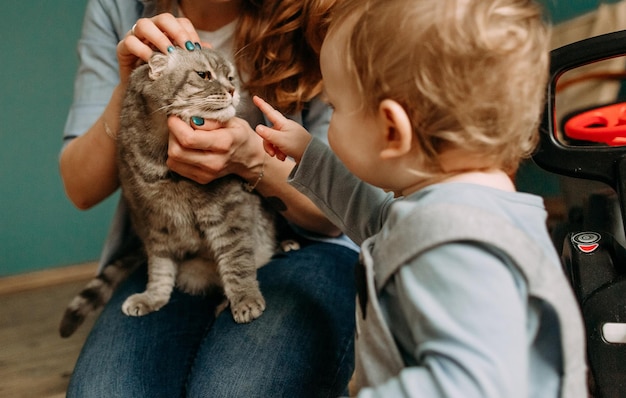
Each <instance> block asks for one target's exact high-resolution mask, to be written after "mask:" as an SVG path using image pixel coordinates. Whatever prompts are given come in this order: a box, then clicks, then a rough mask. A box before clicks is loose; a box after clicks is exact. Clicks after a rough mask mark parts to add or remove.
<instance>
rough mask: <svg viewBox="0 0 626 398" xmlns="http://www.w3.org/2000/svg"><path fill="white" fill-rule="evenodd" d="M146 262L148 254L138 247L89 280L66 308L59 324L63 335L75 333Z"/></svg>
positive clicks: (64, 336)
mask: <svg viewBox="0 0 626 398" xmlns="http://www.w3.org/2000/svg"><path fill="white" fill-rule="evenodd" d="M145 262H146V255H145V253H144V251H143V248H141V247H138V248H136V249H135V250H133V251H131V252H129V253H127V254H126V255H124V256H122V257H120V258H119V259H117V260H116V261H114V262H112V263H109V264H107V265H106V266H105V267H104V268H103V269H102V272H101V273H100V274H99V275H98V276H96V277H95V278H93V279H92V280H91V281H89V283H87V285H86V286H85V287H84V288H83V290H81V291H80V292H79V293H78V295H76V297H74V298H73V299H72V301H71V302H70V303H69V305H68V306H67V308H66V309H65V313H64V314H63V318H62V319H61V324H60V326H59V333H60V335H61V337H63V338H67V337H70V336H71V335H72V334H74V332H75V331H76V329H78V327H79V326H80V325H81V324H82V323H83V322H84V320H85V319H86V318H87V316H88V315H89V314H90V313H92V312H94V311H96V310H98V309H99V308H101V307H102V306H104V305H105V304H106V303H107V302H108V301H109V299H110V298H111V295H112V294H113V292H114V291H115V289H116V288H117V286H118V285H119V284H120V283H121V282H123V281H124V280H125V279H126V278H127V277H128V276H129V275H130V274H131V273H132V272H133V271H134V270H136V269H137V268H138V267H139V266H140V265H141V264H143V263H145Z"/></svg>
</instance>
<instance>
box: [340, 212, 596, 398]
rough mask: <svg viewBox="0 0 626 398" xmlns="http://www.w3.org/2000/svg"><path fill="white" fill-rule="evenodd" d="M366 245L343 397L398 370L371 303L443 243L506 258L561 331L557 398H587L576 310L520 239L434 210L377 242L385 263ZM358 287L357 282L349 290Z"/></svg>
mask: <svg viewBox="0 0 626 398" xmlns="http://www.w3.org/2000/svg"><path fill="white" fill-rule="evenodd" d="M415 225H427V226H428V228H415ZM371 239H372V238H370V239H368V240H366V241H365V243H364V244H363V246H362V247H363V250H362V252H361V264H362V268H361V269H362V272H364V273H365V275H363V276H364V278H365V279H364V285H365V286H362V287H363V288H364V289H366V295H364V294H363V293H365V292H364V291H362V290H361V289H360V287H359V299H358V301H359V303H357V338H356V341H355V347H356V371H355V376H354V378H353V380H352V384H351V389H355V390H356V391H358V390H359V389H361V388H362V387H367V386H374V385H378V384H381V383H384V382H385V381H386V380H388V379H390V378H392V377H394V376H396V375H398V374H399V373H400V371H401V370H402V369H403V368H404V363H403V361H402V357H401V354H400V352H399V350H398V348H397V347H396V344H395V342H394V339H393V336H392V334H391V332H390V330H389V327H388V326H387V324H386V322H385V319H384V317H383V315H382V312H381V310H380V307H379V303H378V301H377V298H378V296H379V293H380V291H381V290H382V288H383V287H384V286H385V284H386V283H387V282H388V281H389V279H390V278H391V277H392V276H393V274H394V273H395V272H396V271H397V270H398V269H399V268H400V267H401V266H402V265H403V264H406V263H407V262H408V261H409V260H411V259H413V258H415V257H416V256H418V255H420V253H422V252H424V251H426V250H429V249H432V248H434V247H436V246H439V245H442V244H445V243H448V242H454V241H457V242H458V241H474V242H482V243H485V244H488V245H492V246H494V247H496V248H498V249H500V250H502V251H503V252H504V253H506V254H507V255H508V256H509V257H510V258H511V259H512V261H513V262H514V263H515V265H516V266H517V268H518V269H519V271H520V272H521V273H522V275H523V276H524V277H525V279H526V281H527V283H528V294H529V296H531V297H535V298H537V299H540V300H543V301H545V302H547V303H549V304H550V305H551V306H552V307H553V308H554V309H555V311H556V313H557V316H558V319H559V323H560V326H561V327H560V329H561V342H562V346H561V352H562V355H563V376H562V384H561V396H562V397H567V398H570V397H586V396H587V391H588V390H587V365H586V361H585V358H586V357H585V337H584V326H583V322H582V317H581V315H580V309H579V308H578V305H577V302H576V300H575V298H574V294H573V292H572V289H571V287H570V286H569V284H568V283H567V280H566V279H565V278H564V277H563V274H562V271H561V270H560V269H559V268H557V267H555V266H554V264H553V261H550V260H549V259H548V258H546V256H545V255H544V253H543V251H542V250H541V249H540V248H539V247H537V245H536V244H535V243H534V242H532V241H531V240H530V239H529V238H528V236H527V235H526V234H525V233H523V232H522V231H520V230H519V229H517V228H515V227H514V226H513V225H511V224H510V223H509V222H507V221H506V220H504V219H502V218H500V217H497V216H495V215H493V214H491V213H488V212H486V211H482V210H480V209H476V208H473V207H467V206H462V205H450V204H441V205H433V206H426V207H424V208H419V209H416V210H414V211H413V212H411V214H410V215H408V216H407V217H405V218H404V219H403V220H402V221H400V222H399V223H398V225H397V226H396V227H395V228H394V229H393V230H392V232H391V233H390V234H389V236H388V237H386V238H385V240H384V244H382V245H379V247H378V248H377V250H379V251H380V253H381V254H380V257H381V258H384V259H385V261H384V263H381V264H376V265H375V266H374V264H373V259H372V255H371V252H370V250H369V248H370V246H371ZM363 268H364V269H363ZM359 279H360V278H359V277H358V275H357V285H358V284H359V282H358V280H359ZM364 296H365V297H367V299H365V298H364ZM364 314H365V315H366V316H365V317H364V316H363V315H364Z"/></svg>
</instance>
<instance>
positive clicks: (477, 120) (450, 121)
mask: <svg viewBox="0 0 626 398" xmlns="http://www.w3.org/2000/svg"><path fill="white" fill-rule="evenodd" d="M340 3H341V4H342V5H341V6H340V7H339V9H338V10H337V13H336V14H334V15H333V22H332V25H331V27H330V32H329V33H330V34H332V33H333V32H334V31H335V30H336V29H338V28H339V27H340V26H341V24H343V23H345V22H346V21H349V22H352V21H356V22H355V25H354V27H353V29H352V31H351V32H350V33H348V39H347V48H346V57H347V59H346V60H338V61H339V62H346V64H347V65H348V68H349V71H351V72H353V73H354V74H355V75H356V84H357V87H358V90H359V92H360V94H361V96H362V98H363V105H364V107H365V108H366V110H367V111H371V112H375V111H376V110H377V108H378V105H379V103H380V101H381V100H383V99H386V98H389V99H393V100H396V101H397V102H398V103H400V104H401V105H402V106H403V107H404V109H405V110H406V112H407V114H408V115H409V117H410V119H411V122H412V123H413V126H414V132H415V135H416V137H417V142H418V144H419V145H420V147H421V148H420V151H419V152H420V154H421V155H420V156H423V159H421V160H422V161H423V162H422V164H423V165H424V168H423V170H420V172H423V174H424V175H425V176H426V177H434V178H437V176H439V177H441V176H442V174H444V172H443V170H442V169H441V167H440V165H439V162H438V159H439V154H440V153H441V152H442V151H443V150H447V149H461V150H463V151H467V152H465V153H467V154H469V155H470V156H473V157H474V158H478V159H481V168H482V167H484V168H490V167H500V168H502V169H504V170H505V171H507V172H509V173H513V172H514V171H515V170H516V169H517V167H518V165H519V162H520V160H521V159H523V158H525V157H528V156H529V155H530V154H531V153H532V151H533V150H534V148H535V146H536V144H537V141H538V133H537V125H538V121H539V118H540V115H541V110H542V106H543V98H544V88H545V87H544V86H545V83H546V79H547V74H548V58H549V57H548V55H549V47H548V46H549V29H548V27H547V26H546V25H545V24H544V22H543V20H542V17H541V10H540V8H539V7H538V6H537V5H536V4H535V3H534V2H533V1H531V0H419V1H417V0H360V1H350V0H348V1H346V2H340ZM483 161H484V162H483Z"/></svg>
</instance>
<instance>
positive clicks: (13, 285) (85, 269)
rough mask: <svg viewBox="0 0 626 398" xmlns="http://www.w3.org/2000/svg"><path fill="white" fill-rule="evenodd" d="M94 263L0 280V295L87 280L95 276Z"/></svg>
mask: <svg viewBox="0 0 626 398" xmlns="http://www.w3.org/2000/svg"><path fill="white" fill-rule="evenodd" d="M97 270H98V264H97V263H95V262H92V263H84V264H76V265H69V266H66V267H56V268H50V269H46V270H42V271H35V272H28V273H25V274H20V275H12V276H5V277H2V278H0V295H3V294H12V293H19V292H24V291H28V290H33V289H39V288H44V287H49V286H55V285H61V284H63V283H70V282H78V281H82V280H88V279H91V278H93V277H94V276H95V275H96V272H97Z"/></svg>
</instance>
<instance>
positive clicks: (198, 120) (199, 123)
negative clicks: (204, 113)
mask: <svg viewBox="0 0 626 398" xmlns="http://www.w3.org/2000/svg"><path fill="white" fill-rule="evenodd" d="M191 121H192V122H193V124H195V125H196V126H202V125H203V124H204V119H203V118H201V117H200V116H192V117H191Z"/></svg>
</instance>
